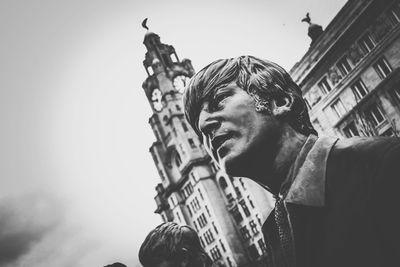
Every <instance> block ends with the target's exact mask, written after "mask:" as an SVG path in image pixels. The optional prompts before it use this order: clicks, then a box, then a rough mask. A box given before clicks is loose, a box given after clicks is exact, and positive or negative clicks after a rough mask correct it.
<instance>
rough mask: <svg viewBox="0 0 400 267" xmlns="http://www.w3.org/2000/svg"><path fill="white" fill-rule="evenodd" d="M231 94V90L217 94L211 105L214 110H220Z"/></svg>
mask: <svg viewBox="0 0 400 267" xmlns="http://www.w3.org/2000/svg"><path fill="white" fill-rule="evenodd" d="M231 95H232V94H231V93H229V92H221V93H218V94H216V95H215V96H214V98H213V99H212V101H211V105H210V107H211V108H212V110H213V111H216V110H220V109H221V108H223V106H224V103H225V102H226V99H227V98H228V97H229V96H231Z"/></svg>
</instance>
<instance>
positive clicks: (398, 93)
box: [390, 87, 400, 103]
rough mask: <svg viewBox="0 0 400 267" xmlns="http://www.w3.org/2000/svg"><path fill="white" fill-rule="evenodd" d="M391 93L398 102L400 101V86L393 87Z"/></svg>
mask: <svg viewBox="0 0 400 267" xmlns="http://www.w3.org/2000/svg"><path fill="white" fill-rule="evenodd" d="M390 94H391V95H392V98H393V99H394V100H395V101H397V103H400V87H395V88H393V90H392V91H391V92H390Z"/></svg>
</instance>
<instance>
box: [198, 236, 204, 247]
mask: <svg viewBox="0 0 400 267" xmlns="http://www.w3.org/2000/svg"><path fill="white" fill-rule="evenodd" d="M199 239H200V245H201V246H202V247H203V248H205V244H204V241H203V238H202V237H201V236H199Z"/></svg>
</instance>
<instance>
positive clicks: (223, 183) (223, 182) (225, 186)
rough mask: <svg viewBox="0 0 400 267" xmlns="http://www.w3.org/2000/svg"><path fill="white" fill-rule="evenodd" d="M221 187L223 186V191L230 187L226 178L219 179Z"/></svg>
mask: <svg viewBox="0 0 400 267" xmlns="http://www.w3.org/2000/svg"><path fill="white" fill-rule="evenodd" d="M219 185H220V186H221V188H222V189H226V188H227V187H228V184H227V183H226V180H225V178H224V177H221V178H219Z"/></svg>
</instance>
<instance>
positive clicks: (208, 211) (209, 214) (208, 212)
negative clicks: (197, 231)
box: [205, 205, 211, 218]
mask: <svg viewBox="0 0 400 267" xmlns="http://www.w3.org/2000/svg"><path fill="white" fill-rule="evenodd" d="M205 207H206V211H207V214H208V216H209V217H210V218H211V213H210V210H209V209H208V207H207V205H206V206H205Z"/></svg>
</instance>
